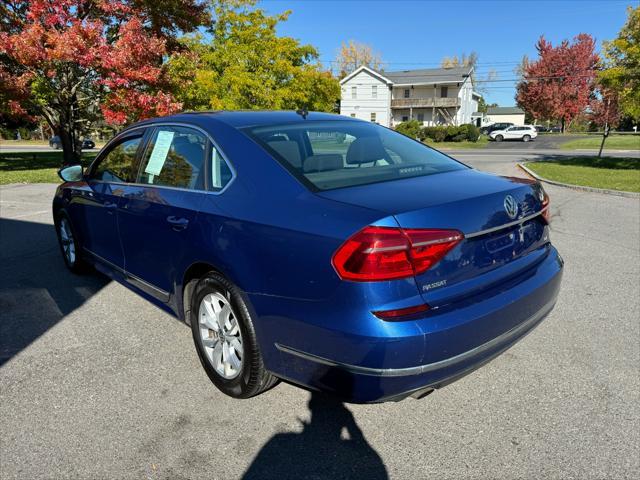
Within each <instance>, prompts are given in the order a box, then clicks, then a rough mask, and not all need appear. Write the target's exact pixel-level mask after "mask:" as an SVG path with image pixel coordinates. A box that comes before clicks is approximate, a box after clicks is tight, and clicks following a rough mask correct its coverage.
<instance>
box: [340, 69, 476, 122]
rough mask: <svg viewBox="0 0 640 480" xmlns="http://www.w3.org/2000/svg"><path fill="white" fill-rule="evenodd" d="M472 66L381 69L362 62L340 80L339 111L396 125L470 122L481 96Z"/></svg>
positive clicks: (351, 115)
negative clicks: (472, 74) (384, 70)
mask: <svg viewBox="0 0 640 480" xmlns="http://www.w3.org/2000/svg"><path fill="white" fill-rule="evenodd" d="M472 71H473V69H472V68H471V67H454V68H430V69H421V70H404V71H401V72H378V71H376V70H373V69H371V68H368V67H365V66H361V67H359V68H357V69H356V70H355V71H353V72H352V73H351V74H349V75H347V76H346V77H345V78H343V79H342V80H341V81H340V86H341V90H342V91H341V95H340V114H341V115H346V116H350V117H355V118H360V119H362V120H368V121H371V122H376V123H379V124H380V125H384V126H387V127H393V126H395V125H397V124H398V123H400V122H404V121H407V120H410V119H413V120H418V121H419V122H421V123H422V124H423V125H425V126H427V125H429V126H431V125H462V124H464V123H471V115H472V113H474V112H475V111H477V110H478V99H479V98H480V95H479V94H478V93H476V92H474V91H473V85H472V82H471V72H472Z"/></svg>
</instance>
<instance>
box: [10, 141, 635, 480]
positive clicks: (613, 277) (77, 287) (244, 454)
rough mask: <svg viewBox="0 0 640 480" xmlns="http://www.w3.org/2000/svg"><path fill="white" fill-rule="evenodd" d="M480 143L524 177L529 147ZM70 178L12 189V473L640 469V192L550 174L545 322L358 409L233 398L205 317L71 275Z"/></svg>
mask: <svg viewBox="0 0 640 480" xmlns="http://www.w3.org/2000/svg"><path fill="white" fill-rule="evenodd" d="M460 157H461V159H462V160H464V161H466V162H468V163H472V164H474V165H475V166H477V167H478V168H481V169H488V170H493V171H497V172H500V173H504V174H514V173H516V170H515V168H514V167H513V162H514V161H515V160H516V159H518V158H520V157H517V156H509V157H502V156H500V158H499V159H496V158H495V157H490V156H483V155H480V154H477V153H465V154H464V155H461V156H460ZM52 191H53V186H51V185H32V186H8V187H3V188H2V189H1V190H0V202H1V203H0V209H1V214H2V219H1V223H0V252H2V253H1V255H2V259H1V260H2V261H1V262H0V272H1V274H0V313H1V315H2V317H1V321H0V362H2V363H3V365H2V366H0V477H1V478H2V479H3V480H4V479H12V478H24V479H37V478H82V479H98V478H131V479H153V480H155V479H179V478H207V479H208V478H221V479H222V478H224V479H233V478H239V477H242V476H243V475H244V474H245V472H247V471H248V472H249V474H250V475H247V478H280V479H282V478H314V479H318V478H331V479H336V478H367V479H369V478H386V476H388V477H390V478H394V479H408V478H421V479H422V478H434V479H461V478H473V479H485V478H487V479H503V478H504V479H511V478H526V479H529V478H531V479H540V478H558V479H560V478H561V479H565V478H576V479H590V478H592V479H602V478H612V479H621V478H638V477H639V476H640V409H639V408H638V405H639V404H640V393H639V392H640V375H639V373H640V372H639V370H638V369H639V367H638V366H639V365H640V349H639V341H640V330H639V325H640V324H639V321H638V318H640V303H639V300H638V283H639V281H640V238H639V237H640V201H638V200H636V199H629V198H620V197H613V196H603V195H599V194H594V193H584V192H575V191H571V190H565V189H561V188H556V187H548V191H549V193H550V195H551V198H552V212H553V228H552V230H553V232H552V238H553V240H554V242H555V243H556V245H557V246H558V248H559V250H560V251H561V253H562V254H563V256H564V258H565V260H566V273H565V281H564V286H563V290H562V292H561V296H560V299H559V303H558V305H557V307H556V309H555V310H554V312H553V313H552V314H551V315H550V316H549V317H548V318H547V319H546V320H545V322H543V323H542V324H541V325H540V327H539V328H537V329H536V330H535V331H534V332H533V333H532V334H530V335H529V336H527V337H526V338H525V339H524V340H523V341H522V342H520V343H519V344H517V345H516V346H514V347H513V348H512V349H511V350H509V351H508V352H507V353H505V354H504V355H502V356H501V357H499V358H498V359H496V360H495V361H493V362H491V363H490V364H488V365H487V366H485V367H483V368H482V369H480V370H478V371H477V372H475V373H474V374H472V375H470V376H468V377H466V378H464V379H462V380H460V381H459V382H457V383H454V384H452V385H450V386H448V387H446V388H444V389H442V390H440V391H437V392H435V393H434V394H432V395H430V396H429V397H427V398H425V399H423V400H412V399H409V400H406V401H403V402H400V403H389V404H382V405H347V406H345V405H341V404H336V403H335V402H332V401H331V400H329V399H326V398H322V397H317V396H314V397H313V398H312V396H311V395H310V394H309V393H308V392H306V391H303V390H300V389H297V388H295V387H292V386H289V385H287V384H281V385H279V386H277V387H276V388H274V389H272V390H271V391H269V392H267V393H266V394H263V395H261V396H259V397H257V398H254V399H250V400H245V401H237V400H232V399H230V398H228V397H225V396H223V395H222V394H220V393H218V391H217V390H216V389H215V388H214V387H213V386H212V385H211V384H210V383H209V382H208V380H207V377H206V375H205V374H204V372H203V371H202V369H201V367H200V365H199V363H198V360H197V358H196V355H195V352H194V350H193V347H192V343H191V334H190V331H189V329H188V328H187V327H186V326H183V325H182V324H180V323H178V322H177V321H176V320H174V319H172V318H171V317H169V316H168V315H166V314H165V313H163V312H161V311H160V310H158V309H156V308H155V307H153V306H151V305H149V304H147V303H146V302H145V301H143V300H142V299H140V298H138V297H137V296H136V295H134V294H133V293H131V292H129V291H128V290H126V289H125V288H124V287H122V286H120V285H118V284H115V283H113V282H108V281H107V280H106V279H104V278H103V277H101V276H99V275H97V274H94V275H89V276H83V277H77V276H73V275H71V274H69V273H67V272H66V271H65V269H64V266H63V263H62V260H61V259H60V257H59V253H58V251H57V246H56V244H55V237H54V231H53V228H52V227H51V218H50V213H49V202H50V198H51V194H52ZM283 469H284V472H285V473H284V474H283Z"/></svg>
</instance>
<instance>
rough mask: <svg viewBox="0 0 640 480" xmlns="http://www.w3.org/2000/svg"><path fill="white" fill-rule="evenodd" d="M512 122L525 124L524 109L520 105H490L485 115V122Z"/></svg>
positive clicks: (486, 123)
mask: <svg viewBox="0 0 640 480" xmlns="http://www.w3.org/2000/svg"><path fill="white" fill-rule="evenodd" d="M500 122H510V123H513V124H514V125H524V110H522V109H521V108H518V107H489V108H487V113H486V114H485V116H484V120H483V123H484V124H485V125H489V124H492V123H500Z"/></svg>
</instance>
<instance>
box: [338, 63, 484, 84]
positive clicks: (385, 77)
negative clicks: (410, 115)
mask: <svg viewBox="0 0 640 480" xmlns="http://www.w3.org/2000/svg"><path fill="white" fill-rule="evenodd" d="M363 70H365V71H367V72H369V73H370V74H372V75H374V76H376V77H378V78H380V79H381V80H382V81H384V82H386V83H389V84H394V85H425V84H434V83H462V82H463V81H464V80H465V78H466V77H468V76H469V75H471V72H472V71H473V67H453V68H423V69H419V70H402V71H396V72H386V71H385V72H379V71H377V70H374V69H373V68H369V67H365V66H364V65H362V66H360V67H358V68H357V69H355V70H354V71H353V72H351V73H350V74H349V75H347V76H346V77H344V78H343V79H342V80H340V83H345V82H347V81H349V80H350V79H351V78H353V77H354V76H355V75H357V74H358V73H360V72H361V71H363Z"/></svg>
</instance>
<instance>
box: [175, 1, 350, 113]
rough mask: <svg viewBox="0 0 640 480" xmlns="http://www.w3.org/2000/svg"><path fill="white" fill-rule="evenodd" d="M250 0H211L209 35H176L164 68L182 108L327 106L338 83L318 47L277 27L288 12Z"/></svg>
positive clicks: (335, 94)
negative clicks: (267, 8) (176, 41)
mask: <svg viewBox="0 0 640 480" xmlns="http://www.w3.org/2000/svg"><path fill="white" fill-rule="evenodd" d="M255 4H256V1H255V0H234V1H228V0H227V1H222V0H214V2H213V8H212V11H213V18H214V24H213V26H212V28H211V31H210V34H211V36H210V37H208V36H202V35H194V36H188V37H185V38H183V39H182V40H181V45H182V47H183V48H182V50H179V51H178V52H177V53H175V54H173V55H172V56H171V57H170V58H169V60H168V63H167V71H168V74H169V77H170V78H171V81H172V82H173V84H174V87H175V88H174V92H175V96H176V98H177V100H178V101H180V102H181V103H182V104H183V106H184V108H185V109H189V110H206V109H216V110H218V109H224V110H236V109H276V110H277V109H297V108H307V109H308V110H321V111H331V110H333V109H334V106H335V104H336V101H337V100H338V98H339V96H340V87H339V84H338V82H337V80H336V79H335V78H333V77H332V75H331V73H330V72H328V71H324V70H323V69H322V66H321V65H320V64H319V63H318V56H319V55H318V51H317V50H316V49H315V48H314V47H313V46H311V45H303V44H300V42H299V41H298V40H296V39H294V38H291V37H281V36H278V35H277V33H276V27H277V25H278V23H280V22H283V21H286V20H287V18H288V16H289V14H290V12H289V11H287V12H284V13H281V14H277V15H268V14H267V13H266V12H265V11H264V10H262V9H260V8H256V7H255Z"/></svg>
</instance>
